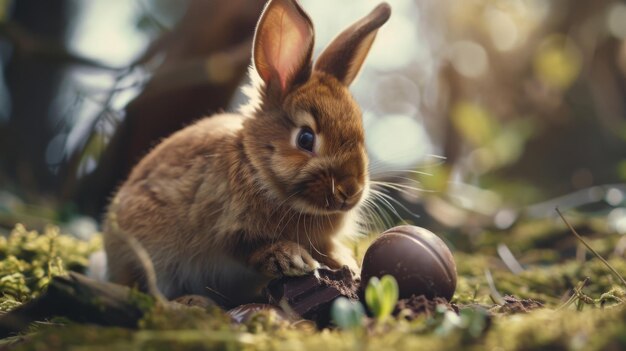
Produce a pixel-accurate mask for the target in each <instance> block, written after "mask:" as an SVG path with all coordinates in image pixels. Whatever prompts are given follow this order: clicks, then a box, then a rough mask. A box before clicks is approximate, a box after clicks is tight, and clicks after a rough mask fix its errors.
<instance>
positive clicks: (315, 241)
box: [104, 0, 390, 304]
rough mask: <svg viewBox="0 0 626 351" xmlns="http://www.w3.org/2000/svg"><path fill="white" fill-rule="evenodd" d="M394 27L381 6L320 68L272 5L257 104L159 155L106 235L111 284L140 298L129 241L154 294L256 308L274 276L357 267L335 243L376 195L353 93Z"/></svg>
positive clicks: (259, 40)
mask: <svg viewBox="0 0 626 351" xmlns="http://www.w3.org/2000/svg"><path fill="white" fill-rule="evenodd" d="M389 15H390V8H389V5H387V4H386V3H383V4H381V5H379V6H378V7H376V8H375V9H374V10H373V11H372V12H371V13H370V14H369V15H367V16H366V17H364V18H362V19H361V20H359V21H358V22H356V23H355V24H353V25H352V26H351V27H349V28H347V29H346V30H345V31H344V32H342V33H341V34H340V35H339V36H338V37H337V38H335V39H334V41H333V42H332V43H331V44H330V45H329V46H328V48H326V50H325V51H324V52H323V53H322V54H321V56H320V57H319V58H318V60H317V62H316V63H315V65H314V66H312V62H311V56H312V51H313V39H314V34H313V25H312V23H311V21H310V19H309V17H308V16H307V14H306V13H305V12H304V11H303V10H302V8H301V7H300V6H299V5H298V3H297V2H296V1H294V0H270V1H269V3H268V4H267V6H266V8H265V10H264V11H263V14H262V15H261V19H260V20H259V23H258V25H257V29H256V33H255V38H254V48H253V65H254V66H253V67H252V68H251V76H252V78H253V81H256V82H257V83H255V86H254V87H253V88H254V91H255V92H256V97H252V98H251V102H250V104H249V105H248V106H245V107H244V108H242V110H241V111H242V112H241V114H221V115H216V116H212V117H210V118H205V119H202V120H200V121H199V122H197V123H195V124H193V125H191V126H189V127H187V128H185V129H183V130H181V131H179V132H177V133H175V134H174V135H172V136H170V137H169V138H167V139H165V140H164V141H163V142H162V143H160V144H159V145H158V146H157V147H155V148H154V149H153V150H152V151H151V152H150V153H149V154H148V155H147V156H146V157H145V158H144V159H143V160H141V162H140V163H139V164H138V165H137V166H136V167H135V168H134V170H133V171H132V173H131V175H130V177H129V178H128V180H127V181H126V182H125V183H124V184H123V185H122V187H121V188H120V189H119V191H118V192H117V194H116V195H115V197H114V198H113V200H112V202H111V204H110V206H109V212H108V215H107V217H106V220H105V223H104V231H105V248H106V253H107V256H108V269H109V277H110V279H111V280H112V281H114V282H117V283H122V284H127V285H133V284H138V285H139V286H141V287H142V288H146V276H145V273H144V270H143V269H142V268H141V266H140V264H139V262H138V260H137V258H136V256H135V255H134V253H133V252H132V251H131V249H130V248H129V246H128V245H127V242H126V241H125V240H123V239H124V238H123V237H122V236H123V235H129V236H132V237H133V238H134V239H136V240H137V241H138V242H139V243H140V244H141V245H142V246H143V248H145V250H146V252H147V253H148V254H149V256H150V259H151V261H152V263H153V265H154V270H155V272H156V278H157V282H158V288H159V290H160V291H161V292H162V293H163V294H164V295H165V296H166V297H167V298H176V297H179V296H181V295H185V294H200V295H211V294H210V291H213V292H217V293H218V294H220V295H222V296H226V297H227V298H228V299H229V301H230V302H231V303H232V304H240V303H245V302H248V301H250V300H252V299H254V297H255V296H257V295H258V294H259V292H260V289H261V288H262V287H263V285H264V284H265V283H266V282H267V281H268V280H269V279H271V278H273V277H279V276H281V275H288V276H297V275H303V274H306V273H308V272H311V271H313V270H314V269H315V268H317V267H319V266H320V264H322V265H326V266H329V267H331V268H339V267H341V266H343V265H347V266H349V267H350V268H351V269H352V270H353V271H354V272H357V271H358V266H357V264H356V262H355V260H354V257H353V256H352V254H351V252H350V250H349V249H348V248H347V247H345V246H344V245H343V244H341V243H340V242H339V239H340V238H341V237H342V236H345V235H352V234H354V233H356V232H357V230H358V228H356V225H357V223H358V221H359V216H358V209H359V205H360V204H361V203H362V201H363V199H364V198H365V197H366V196H367V194H368V191H369V178H368V173H367V165H368V160H367V156H366V153H365V147H364V133H363V126H362V122H361V111H360V109H359V107H358V106H357V104H356V103H355V101H354V100H353V98H352V96H351V95H350V93H349V92H348V89H347V87H348V85H349V84H350V83H351V82H352V81H353V79H354V78H355V76H356V75H357V73H358V71H359V69H360V67H361V65H362V64H363V60H364V59H365V56H366V55H367V53H368V51H369V49H370V46H371V45H372V42H373V40H374V37H375V36H376V32H377V30H378V28H379V27H380V26H381V25H383V24H384V23H385V22H386V21H387V19H388V18H389Z"/></svg>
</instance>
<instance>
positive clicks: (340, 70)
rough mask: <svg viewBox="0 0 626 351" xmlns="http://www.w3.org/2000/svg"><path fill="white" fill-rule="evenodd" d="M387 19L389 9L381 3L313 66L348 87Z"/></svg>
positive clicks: (341, 37) (325, 51)
mask: <svg viewBox="0 0 626 351" xmlns="http://www.w3.org/2000/svg"><path fill="white" fill-rule="evenodd" d="M390 15H391V8H390V7H389V5H388V4H387V3H381V4H380V5H378V6H377V7H376V8H375V9H374V10H372V12H370V13H369V14H368V15H367V16H365V17H363V18H361V19H360V20H358V21H357V22H356V23H354V24H353V25H351V26H350V27H348V28H346V29H345V30H344V31H343V32H341V34H339V35H338V36H337V37H336V38H335V39H334V40H333V41H332V43H330V45H328V47H327V48H326V49H325V50H324V52H322V54H321V55H320V57H319V58H318V59H317V62H316V63H315V70H317V71H322V72H326V73H328V74H330V75H333V76H335V78H337V79H338V80H339V81H341V82H342V83H343V84H344V85H350V83H352V81H353V80H354V78H355V77H356V75H357V74H358V73H359V70H360V69H361V65H363V61H364V60H365V57H366V56H367V53H368V52H369V50H370V47H371V46H372V43H373V42H374V38H375V37H376V32H377V31H378V28H380V26H382V25H383V24H385V22H387V20H388V19H389V16H390Z"/></svg>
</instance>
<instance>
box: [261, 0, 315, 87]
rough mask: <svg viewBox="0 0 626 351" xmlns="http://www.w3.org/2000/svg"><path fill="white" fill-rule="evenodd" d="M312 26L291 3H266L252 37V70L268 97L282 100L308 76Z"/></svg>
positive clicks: (283, 0)
mask: <svg viewBox="0 0 626 351" xmlns="http://www.w3.org/2000/svg"><path fill="white" fill-rule="evenodd" d="M313 40H314V34H313V24H312V23H311V20H310V19H309V16H307V14H306V13H305V12H304V10H302V8H301V7H300V5H298V3H297V2H296V1H295V0H270V1H269V2H268V4H267V6H266V7H265V10H263V14H262V15H261V19H260V20H259V23H258V24H257V28H256V32H255V35H254V48H253V50H252V52H253V56H254V67H255V69H256V71H257V73H258V74H259V76H260V77H261V79H263V81H264V82H265V85H266V89H267V90H268V93H269V94H270V95H274V94H276V93H278V97H279V98H280V97H284V95H285V93H286V92H287V91H289V89H290V88H291V87H292V86H293V85H295V84H298V83H301V82H303V81H305V80H307V79H308V78H309V76H310V74H311V53H312V51H313Z"/></svg>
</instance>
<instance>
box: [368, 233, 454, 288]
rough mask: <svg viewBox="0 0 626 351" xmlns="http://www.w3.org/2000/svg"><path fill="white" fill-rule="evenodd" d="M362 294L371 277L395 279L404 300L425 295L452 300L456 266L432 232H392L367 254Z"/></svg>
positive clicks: (446, 248)
mask: <svg viewBox="0 0 626 351" xmlns="http://www.w3.org/2000/svg"><path fill="white" fill-rule="evenodd" d="M361 267H362V268H361V278H362V280H361V284H362V287H361V291H364V290H365V287H366V286H367V282H369V280H370V278H371V277H379V278H380V277H382V276H384V275H386V274H390V275H392V276H393V277H394V278H396V280H397V281H398V287H399V293H400V298H401V299H403V298H409V297H410V296H412V295H424V296H426V297H427V298H429V299H433V298H435V297H443V298H445V299H447V300H450V299H451V298H452V295H454V290H455V289H456V264H455V263H454V258H453V257H452V253H451V252H450V249H449V248H448V247H447V246H446V244H445V243H444V242H443V241H442V240H441V239H440V238H439V237H438V236H436V235H435V234H433V233H432V232H430V231H428V230H426V229H424V228H420V227H416V226H411V225H402V226H398V227H394V228H391V229H389V230H387V231H386V232H384V233H383V234H381V236H380V237H379V238H377V239H376V240H375V241H374V242H373V243H372V245H370V247H369V248H368V249H367V251H366V252H365V257H364V258H363V264H362V266H361Z"/></svg>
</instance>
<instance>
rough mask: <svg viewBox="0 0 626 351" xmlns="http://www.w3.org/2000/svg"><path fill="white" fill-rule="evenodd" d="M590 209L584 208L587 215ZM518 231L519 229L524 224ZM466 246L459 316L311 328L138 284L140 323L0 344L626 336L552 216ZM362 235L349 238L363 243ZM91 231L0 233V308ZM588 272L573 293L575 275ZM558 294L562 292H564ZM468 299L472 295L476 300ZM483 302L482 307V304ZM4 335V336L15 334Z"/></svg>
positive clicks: (573, 341) (605, 282)
mask: <svg viewBox="0 0 626 351" xmlns="http://www.w3.org/2000/svg"><path fill="white" fill-rule="evenodd" d="M595 220H596V219H594V221H595ZM579 224H581V225H587V226H591V227H593V228H596V229H595V230H596V232H597V234H596V235H594V236H592V237H589V239H590V243H591V245H592V246H593V247H594V248H596V249H597V250H598V251H600V252H603V255H605V256H606V257H607V258H608V260H609V262H610V264H611V265H612V266H613V267H614V268H615V269H616V270H617V271H618V272H620V273H621V274H622V275H626V261H624V260H623V258H622V257H617V256H614V255H612V251H613V250H612V248H613V245H614V244H615V242H617V240H619V238H620V237H619V236H618V235H615V234H611V233H610V232H607V231H606V230H605V231H602V230H601V228H603V226H602V225H601V223H600V224H597V223H595V224H589V223H586V222H585V223H582V222H581V223H579ZM526 234H528V235H529V236H528V237H525V236H524V235H526ZM478 238H479V240H478V241H477V242H476V244H477V245H476V246H475V248H474V249H475V251H473V252H455V260H456V263H457V268H458V274H459V275H458V285H457V291H456V294H455V296H454V302H455V303H456V304H457V305H458V306H459V307H460V308H461V314H460V316H456V315H454V314H450V313H449V312H444V311H440V312H438V313H435V314H434V316H432V317H429V318H427V317H420V318H417V319H415V320H412V321H408V320H404V319H402V318H399V319H398V318H390V319H388V320H386V321H385V322H384V323H370V324H369V326H368V327H367V328H365V329H358V330H354V331H340V330H329V329H326V330H322V331H318V330H316V329H315V328H314V326H313V325H312V324H311V323H307V322H299V323H293V324H290V323H287V322H285V321H284V320H282V319H280V318H276V316H275V315H272V314H263V313H262V314H259V315H257V316H256V317H254V318H252V319H251V320H250V321H248V322H247V323H246V324H242V325H237V324H233V323H232V322H231V320H230V318H229V317H228V316H227V315H226V314H225V313H224V312H223V311H221V310H219V309H217V308H208V309H200V308H188V307H183V306H180V307H172V306H169V305H168V306H164V305H159V304H154V300H153V299H152V298H151V297H149V296H147V295H145V294H142V293H139V292H137V291H132V292H131V299H132V300H133V301H134V302H135V303H136V304H137V305H138V306H141V307H142V310H144V311H146V314H145V316H144V318H143V319H142V321H141V322H140V326H139V330H127V329H120V328H103V327H96V326H89V325H79V324H74V323H72V322H68V321H59V320H57V321H56V323H59V322H60V323H63V324H65V326H64V327H63V328H59V327H58V325H56V323H53V324H50V323H44V324H37V325H34V326H33V328H31V330H30V331H29V332H28V333H27V334H26V335H25V336H24V337H19V338H13V339H5V340H3V341H1V342H0V347H1V346H2V345H6V344H8V343H14V342H16V340H18V341H20V340H21V341H20V343H18V344H17V347H18V349H24V350H40V349H82V350H111V349H124V350H199V349H202V350H213V349H215V350H379V349H385V350H409V349H421V350H472V351H473V350H494V349H496V350H544V349H555V350H605V349H615V350H619V349H624V348H626V337H625V336H624V335H626V305H625V304H624V301H625V300H626V293H625V291H626V288H625V287H623V286H621V285H619V281H618V280H617V279H616V278H615V277H614V276H613V275H611V274H610V272H609V270H608V269H607V268H606V267H605V266H604V265H603V264H602V262H600V261H599V260H597V259H596V258H592V257H591V256H590V255H587V259H586V260H585V261H578V260H577V259H576V257H575V255H574V254H571V253H570V254H568V253H564V251H562V250H561V248H562V246H559V245H561V244H562V243H563V242H566V243H567V245H568V246H567V247H568V248H571V247H574V248H575V247H576V242H575V241H572V240H571V238H570V237H569V234H568V233H567V232H566V231H564V229H563V227H562V226H561V225H560V224H558V223H555V222H553V221H552V222H548V221H538V222H536V223H532V222H528V223H521V224H520V225H518V226H516V227H515V228H514V229H513V230H511V231H509V232H505V233H499V234H498V233H495V232H491V233H484V234H483V235H479V236H478ZM371 240H372V238H371V237H369V238H364V239H363V240H362V241H361V242H358V243H355V246H354V247H355V251H356V252H357V253H358V254H359V256H360V255H362V254H363V252H364V250H365V248H366V247H367V245H368V243H369V242H370V241H371ZM500 242H504V243H506V244H507V246H508V247H509V248H510V249H511V251H512V252H514V254H515V256H516V257H517V258H518V259H519V260H520V262H522V264H523V265H524V267H525V270H524V271H523V272H522V273H520V274H517V275H516V274H513V273H511V272H510V271H509V270H508V269H507V268H506V266H505V265H504V264H503V262H502V261H501V259H500V258H499V257H498V256H497V254H496V252H495V246H496V245H497V244H498V243H500ZM99 247H100V239H99V238H97V239H95V240H94V241H93V242H89V243H86V242H82V241H79V240H77V239H73V238H71V237H68V236H64V235H59V234H58V232H57V230H56V229H54V228H50V229H48V230H47V231H46V232H44V233H43V234H37V233H34V232H28V231H26V230H25V229H24V228H23V227H17V228H16V229H15V230H14V231H13V233H12V234H11V236H10V237H8V238H0V257H2V260H0V272H2V275H1V276H0V289H2V293H3V297H2V299H0V310H4V311H6V310H10V309H11V308H15V307H16V306H19V305H20V304H21V303H23V302H25V301H28V300H29V299H31V298H33V297H34V296H37V295H38V294H40V293H41V292H42V291H43V290H44V289H45V287H46V284H47V282H48V281H49V279H50V277H52V276H54V275H57V274H62V273H63V272H65V271H66V270H67V269H68V267H78V268H79V269H80V268H82V267H84V266H85V264H86V262H87V257H88V255H89V254H90V253H91V252H93V251H94V250H96V249H97V248H99ZM486 270H489V272H491V274H492V276H493V278H494V283H495V288H496V289H497V291H498V293H499V294H502V295H505V294H511V295H515V296H517V297H519V298H527V299H534V300H538V301H541V302H543V303H544V307H543V308H537V309H532V310H530V311H529V312H527V313H521V312H524V311H523V310H518V309H514V308H500V307H499V306H496V305H494V302H493V300H492V298H491V296H490V295H491V294H492V293H493V291H491V290H490V288H489V286H488V284H487V282H486V278H485V271H486ZM587 277H589V278H590V279H589V281H588V282H587V284H586V286H585V287H583V288H582V289H580V291H579V293H578V295H576V296H574V297H573V298H570V296H571V291H572V289H573V288H574V287H576V286H579V285H581V282H582V281H584V280H585V278H587ZM566 301H569V302H568V303H565V302H566ZM477 306H482V307H484V308H481V307H477ZM487 311H488V312H487ZM14 346H15V345H14Z"/></svg>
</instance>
